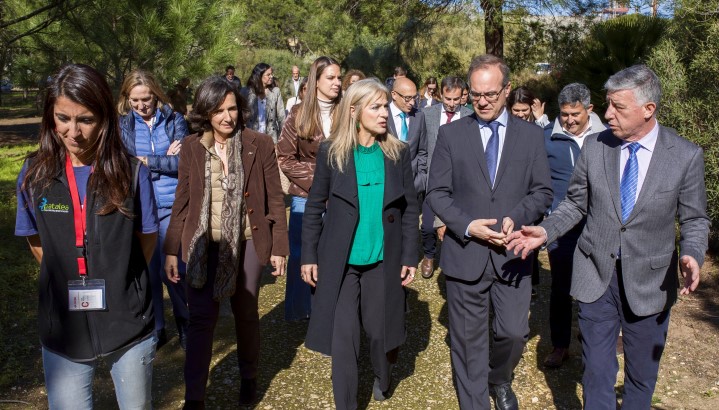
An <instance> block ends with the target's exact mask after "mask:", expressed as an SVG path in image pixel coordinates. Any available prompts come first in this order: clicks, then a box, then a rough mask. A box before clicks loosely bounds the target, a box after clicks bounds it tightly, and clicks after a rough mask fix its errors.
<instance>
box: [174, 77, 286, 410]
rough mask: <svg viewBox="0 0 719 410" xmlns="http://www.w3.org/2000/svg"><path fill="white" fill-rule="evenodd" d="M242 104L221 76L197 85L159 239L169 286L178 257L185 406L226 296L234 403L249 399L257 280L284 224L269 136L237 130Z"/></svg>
mask: <svg viewBox="0 0 719 410" xmlns="http://www.w3.org/2000/svg"><path fill="white" fill-rule="evenodd" d="M245 112H246V106H245V102H244V100H243V98H242V97H241V96H240V94H239V92H238V91H237V90H236V89H235V88H234V87H232V85H230V84H229V83H228V82H227V81H225V80H224V79H223V78H222V77H210V78H208V79H206V80H205V81H203V83H202V84H201V85H200V87H199V88H198V89H197V94H196V96H195V103H194V105H193V107H192V112H191V114H190V121H191V122H192V125H193V128H194V129H198V130H202V131H201V132H200V133H198V134H195V135H192V136H189V137H187V138H186V139H185V141H184V143H183V144H182V150H181V156H180V158H181V159H180V164H179V175H178V177H179V178H178V179H179V181H178V185H177V192H176V198H175V203H174V205H173V207H172V217H171V220H170V226H169V228H168V229H167V237H166V239H165V245H164V248H165V253H166V254H167V259H166V262H165V271H166V273H167V276H168V278H169V279H170V280H171V281H173V282H177V281H178V280H179V279H180V277H179V274H178V272H177V252H178V249H179V248H180V244H182V258H183V260H184V261H185V262H186V263H187V272H186V278H187V302H188V305H189V309H190V322H189V326H188V331H187V355H186V359H185V387H186V390H185V408H188V409H192V408H204V398H205V386H206V384H207V377H208V374H209V366H210V359H211V358H212V337H213V332H214V328H215V324H216V323H217V317H218V313H219V307H220V301H221V300H222V299H225V298H230V304H231V306H232V312H233V313H234V317H235V332H236V334H237V358H238V361H239V367H240V374H241V376H242V382H241V386H240V404H241V405H248V404H251V403H253V402H254V401H255V400H256V395H257V383H256V375H257V362H258V357H259V343H260V337H259V315H258V312H257V295H258V292H259V279H260V274H261V272H262V269H263V267H264V266H265V265H266V264H267V262H268V261H270V262H271V263H272V266H273V267H274V268H275V271H274V272H273V274H274V275H282V274H283V273H284V267H285V255H287V254H288V253H289V249H288V248H289V247H288V243H287V223H286V217H285V206H284V201H283V194H282V188H281V186H280V176H279V170H278V168H277V159H276V157H275V150H274V145H273V143H272V139H271V138H270V137H269V136H268V135H265V134H260V133H258V132H255V131H252V130H250V129H248V128H245V126H244V118H243V114H244V113H245Z"/></svg>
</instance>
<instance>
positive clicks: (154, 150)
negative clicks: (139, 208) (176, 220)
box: [120, 105, 189, 208]
mask: <svg viewBox="0 0 719 410" xmlns="http://www.w3.org/2000/svg"><path fill="white" fill-rule="evenodd" d="M136 121H137V119H136V115H135V114H133V112H132V111H131V112H130V113H128V114H126V115H121V116H120V130H121V131H122V140H123V141H124V143H125V147H127V150H128V151H129V152H130V154H131V155H134V156H144V155H147V166H148V168H150V171H151V178H152V185H153V188H154V191H155V200H156V202H157V207H158V208H171V207H172V203H173V202H174V201H175V189H176V188H177V167H178V162H179V159H180V156H179V155H165V154H166V153H167V149H168V148H169V146H170V144H172V143H173V142H174V141H177V140H182V139H184V138H185V137H186V136H187V134H188V133H189V131H188V129H187V122H185V118H184V117H183V116H182V114H180V113H178V112H175V111H173V110H172V108H170V106H169V105H163V106H162V107H160V109H158V119H157V122H156V124H157V125H158V127H156V128H155V129H154V130H152V143H150V141H141V142H139V143H138V142H137V141H136V133H135V124H136ZM138 151H140V152H142V153H140V154H138ZM145 152H147V153H149V154H144V153H145Z"/></svg>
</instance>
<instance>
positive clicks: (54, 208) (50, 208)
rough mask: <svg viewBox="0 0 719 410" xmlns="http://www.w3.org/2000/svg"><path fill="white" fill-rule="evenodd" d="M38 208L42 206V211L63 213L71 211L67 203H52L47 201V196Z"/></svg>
mask: <svg viewBox="0 0 719 410" xmlns="http://www.w3.org/2000/svg"><path fill="white" fill-rule="evenodd" d="M38 208H40V212H60V213H63V214H66V213H69V212H70V205H65V204H51V203H48V202H47V198H44V197H43V198H42V201H41V202H40V205H38Z"/></svg>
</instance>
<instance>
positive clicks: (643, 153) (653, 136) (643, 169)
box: [619, 120, 659, 203]
mask: <svg viewBox="0 0 719 410" xmlns="http://www.w3.org/2000/svg"><path fill="white" fill-rule="evenodd" d="M658 136H659V123H657V120H654V128H652V130H651V131H649V133H648V134H647V135H645V136H643V137H642V139H640V140H639V141H637V142H638V143H639V145H641V148H639V150H637V164H638V165H639V175H638V176H637V193H636V195H635V197H634V201H635V203H636V200H637V198H639V193H640V192H641V191H642V185H644V178H646V176H647V170H648V169H649V162H651V160H652V153H653V152H654V147H655V146H656V145H657V137H658ZM629 144H631V142H627V141H623V142H622V152H621V156H620V157H619V183H620V184H621V181H622V175H623V174H624V167H625V166H626V165H627V161H628V160H629V148H628V147H629Z"/></svg>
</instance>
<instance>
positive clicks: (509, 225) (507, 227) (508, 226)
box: [502, 216, 514, 245]
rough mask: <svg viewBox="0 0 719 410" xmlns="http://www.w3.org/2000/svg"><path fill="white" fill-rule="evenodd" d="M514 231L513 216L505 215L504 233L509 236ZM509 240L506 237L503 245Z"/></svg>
mask: <svg viewBox="0 0 719 410" xmlns="http://www.w3.org/2000/svg"><path fill="white" fill-rule="evenodd" d="M512 232H514V221H513V220H512V218H510V217H508V216H505V217H504V218H503V219H502V233H503V234H505V235H507V236H509V234H511V233H512ZM507 242H508V241H507V238H504V242H502V245H506V244H507Z"/></svg>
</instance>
